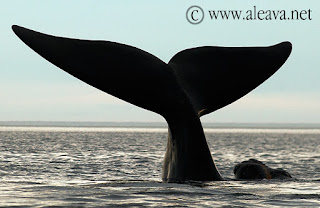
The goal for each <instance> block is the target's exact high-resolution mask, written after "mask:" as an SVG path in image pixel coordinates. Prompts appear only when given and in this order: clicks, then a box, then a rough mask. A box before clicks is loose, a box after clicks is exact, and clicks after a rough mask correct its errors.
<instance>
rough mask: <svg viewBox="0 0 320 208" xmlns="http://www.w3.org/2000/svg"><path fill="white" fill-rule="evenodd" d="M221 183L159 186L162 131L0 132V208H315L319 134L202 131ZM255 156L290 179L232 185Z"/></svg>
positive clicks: (319, 194) (319, 201)
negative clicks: (236, 170)
mask: <svg viewBox="0 0 320 208" xmlns="http://www.w3.org/2000/svg"><path fill="white" fill-rule="evenodd" d="M205 133H206V137H207V141H208V144H209V147H210V150H211V153H212V155H213V158H214V160H215V163H216V165H217V167H218V169H219V170H220V172H221V174H222V175H223V176H224V177H225V178H226V181H220V182H206V183H200V182H189V183H186V184H174V183H164V182H162V181H161V169H162V160H163V156H164V153H165V146H166V139H167V129H166V128H164V127H159V128H156V127H148V128H142V127H132V128H130V127H77V126H73V127H48V126H47V127H37V126H32V127H28V126H20V127H14V126H2V127H0V184H1V186H0V207H129V206H131V207H320V129H313V128H311V129H306V128H304V129H297V128H290V129H289V128H288V129H281V128H273V129H270V128H269V129H265V128H264V129H257V128H253V129H252V128H241V129H237V128H206V129H205ZM249 158H256V159H258V160H261V161H263V162H265V163H266V164H267V165H269V166H270V167H272V168H283V169H285V170H287V171H288V172H290V173H291V175H292V176H293V177H294V179H291V180H282V181H281V180H258V181H237V180H234V176H233V172H232V169H233V166H234V165H235V164H237V163H238V162H241V161H243V160H248V159H249Z"/></svg>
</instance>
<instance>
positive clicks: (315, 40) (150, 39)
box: [0, 0, 320, 123]
mask: <svg viewBox="0 0 320 208" xmlns="http://www.w3.org/2000/svg"><path fill="white" fill-rule="evenodd" d="M266 2H268V3H266ZM192 5H198V6H201V7H202V8H203V10H204V11H205V18H204V21H203V22H202V23H200V24H198V25H192V24H190V23H189V22H188V21H187V20H186V11H187V9H188V8H189V7H190V6H192ZM254 6H256V8H257V9H264V10H268V9H272V10H286V11H291V10H292V9H297V10H309V9H311V18H312V20H305V21H303V20H292V21H280V20H271V21H267V20H264V21H258V20H256V21H243V20H228V21H226V20H210V18H209V15H208V14H207V11H208V10H223V9H232V10H244V12H245V11H246V10H249V9H253V7H254ZM319 12H320V1H319V0H308V1H301V0H282V1H278V0H268V1H253V0H252V1H249V0H242V1H238V0H228V1H225V0H219V1H192V3H191V1H185V0H179V1H166V0H162V1H157V3H156V1H150V0H144V1H142V0H141V1H133V0H128V1H124V0H117V1H116V0H114V1H111V0H108V1H106V0H100V1H99V0H96V1H89V0H87V1H80V0H68V1H66V0H55V1H43V0H29V1H22V0H20V1H17V0H10V1H2V2H1V7H0V17H1V18H0V37H1V38H0V101H1V102H0V103H1V104H0V121H16V120H22V121H39V120H40V121H147V122H148V121H164V119H163V118H162V117H161V116H159V115H157V114H155V113H152V112H149V111H146V110H143V109H141V108H139V107H136V106H133V105H131V104H128V103H126V102H124V101H121V100H119V99H117V98H114V97H112V96H110V95H108V94H106V93H103V92H101V91H99V90H97V89H95V88H93V87H91V86H89V85H87V84H85V83H83V82H81V81H79V80H77V79H76V78H74V77H72V76H70V75H69V74H67V73H65V72H63V71H62V70H60V69H58V68H57V67H55V66H54V65H52V64H50V63H49V62H47V61H46V60H44V59H43V58H41V57H40V56H39V55H37V54H36V53H35V52H33V51H32V50H31V49H30V48H28V47H27V46H26V45H25V44H23V43H22V42H21V41H20V40H19V39H18V38H17V37H16V36H15V35H14V33H13V32H12V30H11V25H13V24H17V25H20V26H24V27H27V28H31V29H34V30H37V31H41V32H44V33H48V34H52V35H56V36H64V37H73V38H78V39H91V40H96V39H99V40H109V41H114V42H120V43H125V44H128V45H132V46H135V47H138V48H141V49H143V50H146V51H148V52H150V53H152V54H154V55H155V56H157V57H159V58H160V59H162V60H163V61H165V62H168V61H169V60H170V58H171V57H172V56H173V55H174V54H175V53H177V52H179V51H181V50H183V49H186V48H190V47H196V46H204V45H210V46H268V45H273V44H276V43H279V42H282V41H290V42H292V44H293V51H292V54H291V56H290V57H289V59H288V61H287V62H286V63H285V65H284V66H283V67H282V68H281V69H280V70H279V71H278V72H277V73H276V74H275V75H274V76H272V77H271V78H270V79H269V80H267V81H266V82H265V83H263V84H262V85H260V86H259V87H258V88H257V89H255V90H254V91H252V92H251V93H249V94H248V95H246V96H245V97H243V98H241V99H240V100H238V101H236V102H234V103H233V104H231V105H229V106H227V107H224V108H223V109H221V110H219V111H216V112H214V113H211V114H210V115H207V116H204V117H203V118H202V120H203V121H206V122H289V123H291V122H294V123H297V122H298V123H309V122H311V123H320V68H319V66H320V55H319V46H320V43H319V37H320V16H319ZM227 84H228V83H226V85H227Z"/></svg>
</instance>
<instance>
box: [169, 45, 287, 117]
mask: <svg viewBox="0 0 320 208" xmlns="http://www.w3.org/2000/svg"><path fill="white" fill-rule="evenodd" d="M291 50H292V46H291V43H290V42H282V43H279V44H277V45H274V46H270V47H210V46H205V47H198V48H192V49H187V50H184V51H181V52H179V53H178V54H176V55H175V56H174V57H173V58H172V59H171V60H170V61H169V65H170V66H171V67H172V68H173V69H174V70H175V72H176V74H177V78H178V79H179V82H180V84H181V85H182V88H183V89H184V90H185V91H186V93H187V94H188V95H189V98H190V100H191V102H192V104H193V106H194V107H195V109H196V111H197V112H198V114H199V115H200V116H202V115H205V114H208V113H211V112H213V111H215V110H217V109H219V108H222V107H224V106H226V105H228V104H230V103H232V102H234V101H236V100H238V99H239V98H241V97H242V96H244V95H245V94H247V93H249V92H250V91H251V90H253V89H254V88H256V87H257V86H259V85H260V84H261V83H263V82H264V81H265V80H267V79H268V78H269V77H270V76H271V75H273V74H274V73H275V72H276V71H277V70H278V69H279V68H280V67H281V66H282V65H283V64H284V63H285V62H286V60H287V58H288V57H289V55H290V53H291Z"/></svg>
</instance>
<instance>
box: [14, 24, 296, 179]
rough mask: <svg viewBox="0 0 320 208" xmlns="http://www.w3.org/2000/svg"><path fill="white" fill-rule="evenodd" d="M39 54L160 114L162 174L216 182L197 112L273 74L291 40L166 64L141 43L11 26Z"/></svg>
mask: <svg viewBox="0 0 320 208" xmlns="http://www.w3.org/2000/svg"><path fill="white" fill-rule="evenodd" d="M12 29H13V31H14V32H15V34H16V35H17V36H18V37H19V38H20V39H21V40H22V41H23V42H24V43H25V44H27V45H28V46H29V47H30V48H32V49H33V50H34V51H35V52H37V53H38V54H39V55H41V56H42V57H43V58H45V59H46V60H48V61H49V62H51V63H53V64H54V65H56V66H58V67H59V68H61V69H62V70H64V71H66V72H68V73H69V74H71V75H73V76H75V77H77V78H78V79H80V80H82V81H84V82H86V83H88V84H89V85H91V86H93V87H96V88H98V89H100V90H102V91H104V92H106V93H109V94H111V95H113V96H116V97H118V98H120V99H123V100H125V101H127V102H129V103H132V104H134V105H137V106H139V107H142V108H145V109H147V110H150V111H153V112H156V113H158V114H160V115H162V116H163V117H164V118H165V119H166V121H167V122H168V126H169V136H168V144H167V150H166V154H165V158H164V165H163V172H162V178H163V180H165V181H185V180H198V181H210V180H222V179H223V178H222V177H221V175H220V173H219V171H218V170H217V168H216V166H215V164H214V162H213V159H212V156H211V153H210V150H209V148H208V145H207V142H206V139H205V135H204V133H203V128H202V125H201V122H200V116H202V115H205V114H208V113H210V112H213V111H215V110H217V109H219V108H222V107H224V106H226V105H228V104H230V103H232V102H234V101H235V100H237V99H239V98H241V97H242V96H244V95H245V94H247V93H248V92H250V91H251V90H253V89H254V88H256V87H257V86H258V85H260V84H261V83H262V82H264V81H265V80H266V79H268V78H269V77H270V76H271V75H272V74H273V73H275V72H276V71H277V70H278V69H279V68H280V67H281V66H282V65H283V64H284V63H285V61H286V60H287V58H288V57H289V55H290V53H291V43H289V42H283V43H280V44H277V45H274V46H270V47H215V46H205V47H198V48H191V49H186V50H184V51H181V52H179V53H177V54H176V55H175V56H174V57H173V58H172V59H171V60H170V61H169V63H168V64H167V63H165V62H163V61H161V60H160V59H159V58H157V57H155V56H153V55H152V54H150V53H148V52H145V51H143V50H141V49H138V48H135V47H132V46H128V45H124V44H120V43H116V42H110V41H91V40H79V39H71V38H63V37H56V36H52V35H47V34H43V33H40V32H36V31H33V30H29V29H26V28H23V27H20V26H16V25H14V26H12Z"/></svg>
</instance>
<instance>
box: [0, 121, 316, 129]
mask: <svg viewBox="0 0 320 208" xmlns="http://www.w3.org/2000/svg"><path fill="white" fill-rule="evenodd" d="M0 126H17V127H20V126H21V127H38V126H39V127H144V128H155V127H158V128H167V124H166V123H164V122H74V121H0ZM203 127H204V128H253V129H255V128H259V129H264V128H267V129H270V128H272V129H284V128H285V129H296V128H299V129H320V123H207V122H204V123H203Z"/></svg>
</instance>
